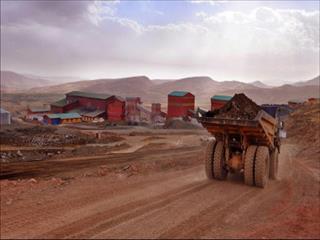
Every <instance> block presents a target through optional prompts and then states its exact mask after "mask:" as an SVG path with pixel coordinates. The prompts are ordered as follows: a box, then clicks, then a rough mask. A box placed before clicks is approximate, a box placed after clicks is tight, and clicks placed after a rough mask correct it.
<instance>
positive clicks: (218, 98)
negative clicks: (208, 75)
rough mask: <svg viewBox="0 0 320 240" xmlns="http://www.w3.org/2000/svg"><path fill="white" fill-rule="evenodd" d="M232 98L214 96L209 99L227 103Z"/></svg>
mask: <svg viewBox="0 0 320 240" xmlns="http://www.w3.org/2000/svg"><path fill="white" fill-rule="evenodd" d="M231 98H232V97H231V96H225V95H214V96H213V97H212V98H211V99H213V100H218V101H229V100H230V99H231Z"/></svg>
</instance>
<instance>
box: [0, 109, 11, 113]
mask: <svg viewBox="0 0 320 240" xmlns="http://www.w3.org/2000/svg"><path fill="white" fill-rule="evenodd" d="M0 113H9V112H8V111H7V110H4V109H3V108H0Z"/></svg>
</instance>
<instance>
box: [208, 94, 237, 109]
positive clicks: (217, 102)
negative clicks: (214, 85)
mask: <svg viewBox="0 0 320 240" xmlns="http://www.w3.org/2000/svg"><path fill="white" fill-rule="evenodd" d="M231 98H232V97H231V96H225V95H214V96H213V97H212V98H211V111H213V110H216V109H219V108H222V107H223V106H224V105H225V104H226V103H227V102H228V101H229V100H230V99H231Z"/></svg>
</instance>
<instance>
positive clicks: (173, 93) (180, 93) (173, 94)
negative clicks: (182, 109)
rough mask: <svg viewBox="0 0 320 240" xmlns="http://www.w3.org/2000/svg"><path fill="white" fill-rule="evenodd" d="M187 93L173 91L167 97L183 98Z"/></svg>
mask: <svg viewBox="0 0 320 240" xmlns="http://www.w3.org/2000/svg"><path fill="white" fill-rule="evenodd" d="M188 93H189V92H186V91H173V92H171V93H169V96H175V97H183V96H185V95H187V94H188Z"/></svg>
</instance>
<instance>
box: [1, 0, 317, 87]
mask: <svg viewBox="0 0 320 240" xmlns="http://www.w3.org/2000/svg"><path fill="white" fill-rule="evenodd" d="M10 3H11V2H10ZM10 3H9V2H5V3H3V2H1V35H2V39H1V40H2V41H1V65H2V66H1V67H2V69H14V70H16V69H18V70H19V71H24V72H30V71H32V72H35V73H37V71H38V72H39V71H41V73H44V74H47V73H49V74H55V75H57V74H61V75H70V74H75V75H84V76H93V77H94V76H97V75H99V76H100V75H104V76H114V77H116V76H124V75H133V74H149V75H151V76H159V77H170V74H174V75H172V76H171V77H176V76H183V75H195V74H198V73H199V74H201V75H205V74H208V75H211V76H213V77H215V78H218V79H219V78H220V79H234V78H238V79H239V78H240V79H241V78H242V79H246V80H248V81H252V80H256V79H259V80H266V79H283V78H285V79H286V80H287V79H294V80H301V79H302V78H308V77H310V76H313V75H316V74H318V73H319V67H318V66H319V11H314V12H306V11H300V10H277V9H272V8H266V7H260V8H256V9H254V10H252V11H250V12H247V13H244V12H241V11H223V12H218V13H216V14H211V15H210V14H208V13H205V12H199V13H195V15H196V16H197V19H198V21H195V22H191V21H190V22H181V23H171V24H165V25H147V24H146V25H143V24H141V23H139V22H137V21H134V20H132V19H129V18H126V17H120V16H119V15H118V14H117V5H118V4H119V2H111V3H110V2H104V1H98V2H92V1H88V2H87V1H80V2H73V1H67V2H60V1H59V2H57V3H56V2H54V3H51V1H50V2H45V3H44V2H32V4H31V5H28V4H25V2H19V4H18V2H13V3H12V4H10ZM74 3H79V4H74ZM47 4H49V5H47ZM48 6H50V9H49V8H48ZM66 9H67V10H66ZM2 18H3V19H4V21H2V20H3V19H2ZM20 69H21V70H20Z"/></svg>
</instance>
